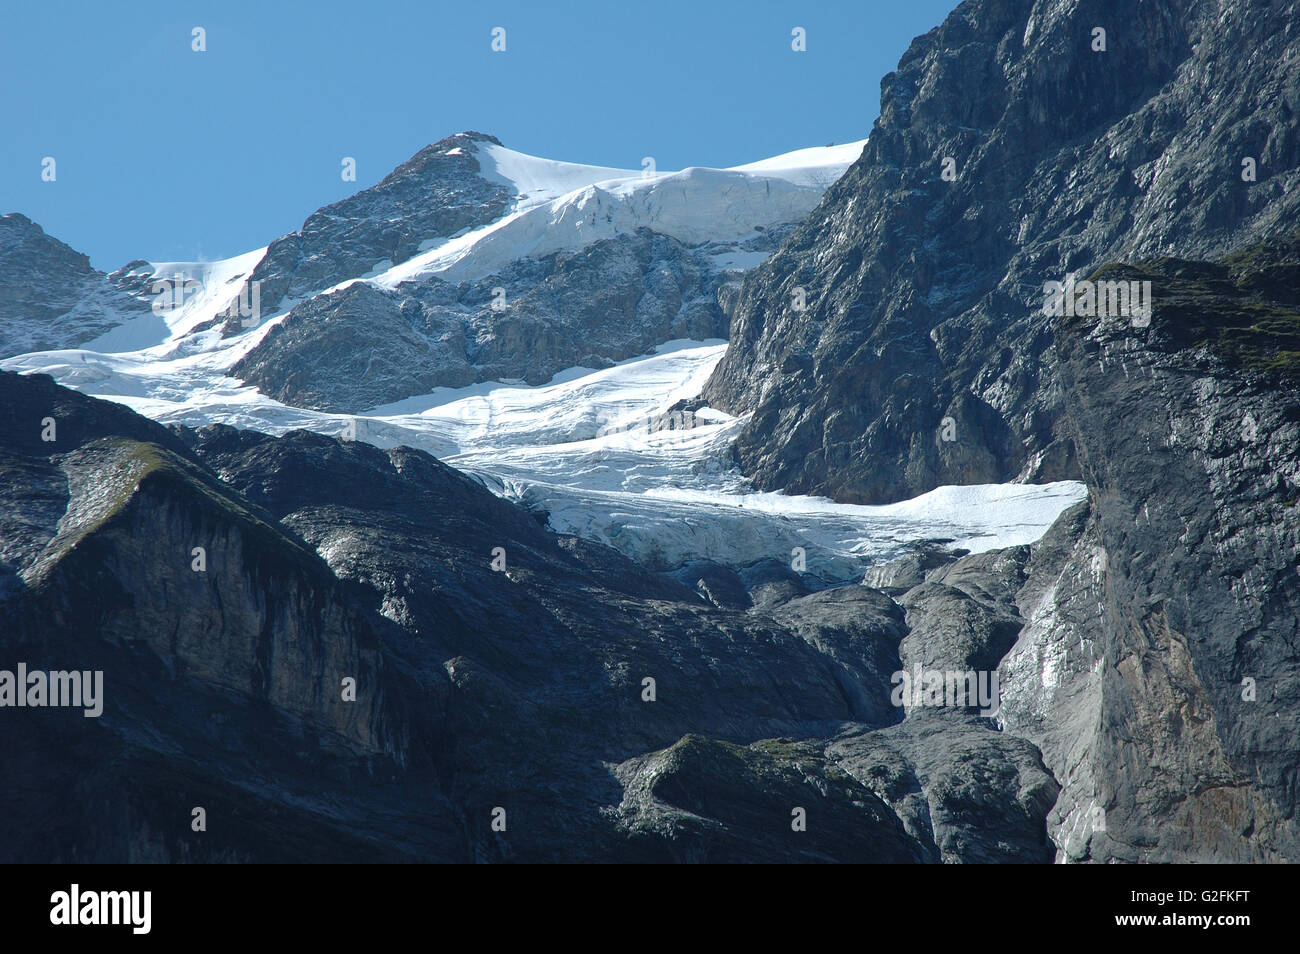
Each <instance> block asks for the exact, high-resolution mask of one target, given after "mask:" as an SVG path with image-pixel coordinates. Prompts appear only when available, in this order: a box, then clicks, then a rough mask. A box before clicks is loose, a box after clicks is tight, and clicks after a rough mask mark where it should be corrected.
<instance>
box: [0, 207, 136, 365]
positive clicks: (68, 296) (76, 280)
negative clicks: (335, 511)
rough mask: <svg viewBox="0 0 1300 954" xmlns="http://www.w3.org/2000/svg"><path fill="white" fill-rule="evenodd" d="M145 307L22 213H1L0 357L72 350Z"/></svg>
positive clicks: (80, 255)
mask: <svg viewBox="0 0 1300 954" xmlns="http://www.w3.org/2000/svg"><path fill="white" fill-rule="evenodd" d="M148 311H149V304H148V303H147V302H146V301H145V300H143V299H142V298H139V297H136V296H133V295H131V294H128V293H126V292H124V291H123V290H121V289H120V288H118V287H117V285H115V284H114V283H113V281H111V280H110V277H109V276H106V275H105V274H104V273H103V272H100V271H97V270H96V269H94V268H91V267H90V259H89V258H87V257H86V256H85V255H82V254H81V253H80V252H77V251H74V250H73V249H71V248H69V247H68V246H67V245H64V244H63V243H62V242H60V241H59V240H58V239H56V238H53V237H51V236H49V235H46V234H45V231H44V230H43V229H42V228H41V227H40V226H39V225H37V224H36V223H35V222H33V221H32V220H31V219H29V218H27V217H26V216H25V215H19V214H18V213H17V212H11V213H9V214H8V215H4V216H0V357H7V356H10V355H15V354H23V353H24V352H28V351H47V350H54V349H58V348H74V347H76V346H77V345H79V344H83V343H85V342H87V341H89V340H90V339H91V338H95V337H98V336H99V335H101V334H103V333H104V332H106V331H108V330H109V329H111V328H113V327H116V326H117V325H120V324H121V323H122V322H124V321H127V320H128V319H130V318H135V317H139V316H140V315H144V314H147V313H148Z"/></svg>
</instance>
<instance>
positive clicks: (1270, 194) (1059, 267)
mask: <svg viewBox="0 0 1300 954" xmlns="http://www.w3.org/2000/svg"><path fill="white" fill-rule="evenodd" d="M1099 31H1100V32H1099ZM1298 63H1300V17H1298V16H1297V9H1296V5H1295V3H1293V2H1282V0H1274V2H1261V3H1252V4H1240V3H1235V2H1229V0H1191V2H1178V3H1174V2H1157V3H1141V4H1136V5H1134V4H1132V3H1128V2H1124V0H1077V2H1071V3H1059V2H1055V0H996V2H995V0H968V2H965V3H963V4H961V5H960V6H959V7H958V8H957V9H956V10H955V11H954V12H953V13H952V14H951V15H950V16H949V17H948V18H947V20H945V21H944V23H943V25H942V26H940V27H938V28H936V29H934V30H932V31H930V32H929V33H928V34H926V35H925V36H922V37H919V38H918V39H917V40H916V41H915V42H913V44H912V46H911V47H910V48H909V50H908V51H907V53H906V54H905V55H904V56H903V58H902V60H901V61H900V63H899V66H898V70H897V71H896V72H895V73H891V74H890V75H888V76H886V77H885V78H884V80H882V82H881V112H880V118H879V119H878V120H877V122H876V124H875V126H874V127H873V129H872V132H871V137H870V140H869V141H868V143H867V146H866V149H865V150H864V152H863V155H862V158H861V159H860V160H859V161H858V162H857V163H856V164H855V165H854V166H853V167H852V168H850V170H849V171H848V172H847V173H846V174H845V175H844V177H843V178H841V179H840V180H839V181H838V182H837V183H836V184H835V185H834V186H832V187H831V189H830V190H829V191H828V193H827V195H826V197H825V199H824V200H823V203H822V205H821V206H820V207H819V208H818V209H817V210H816V211H815V212H814V213H813V214H812V215H811V216H810V217H809V219H808V221H807V222H806V223H805V224H804V225H803V226H801V227H800V228H799V229H798V230H797V231H796V232H795V234H794V236H793V237H792V238H791V239H790V241H789V242H787V243H786V244H785V245H784V246H783V247H782V249H781V250H780V251H779V252H778V253H777V254H776V255H774V256H773V257H772V258H771V259H769V260H768V261H767V262H765V263H764V264H763V265H762V266H761V267H759V268H758V269H756V270H755V272H754V273H752V274H751V275H750V276H749V278H748V279H747V281H746V282H745V285H744V288H743V291H742V294H741V295H740V299H739V302H738V305H737V309H736V312H735V317H734V322H733V328H732V338H731V348H730V349H729V351H728V354H727V357H726V359H725V360H724V361H723V363H722V364H721V365H720V366H719V367H718V369H717V371H716V373H715V375H714V377H713V379H712V380H711V381H710V383H709V386H708V388H707V390H706V397H708V398H709V399H710V400H711V401H712V402H713V403H714V404H715V405H716V406H718V407H721V408H724V409H726V410H729V411H732V412H751V413H752V418H751V419H750V421H749V424H748V426H747V428H746V431H745V433H744V435H743V436H742V437H741V438H740V440H739V442H738V444H737V454H738V457H739V460H740V462H741V465H742V466H743V468H744V469H745V470H746V472H747V473H750V474H751V475H753V477H754V479H755V480H756V481H757V482H758V483H759V485H760V486H763V487H768V488H772V489H777V488H782V489H786V490H788V491H790V492H798V493H819V494H826V495H829V496H832V497H835V498H836V499H838V500H842V501H848V502H865V503H879V502H887V501H892V500H898V499H901V498H907V497H912V496H915V495H916V494H917V493H920V492H923V491H926V490H929V489H931V488H933V487H935V486H938V485H942V484H956V483H972V482H980V481H1003V480H1008V479H1011V478H1014V477H1017V476H1024V477H1028V478H1030V479H1044V480H1046V479H1055V478H1059V477H1064V476H1074V475H1077V474H1078V472H1079V464H1078V461H1077V459H1076V458H1075V456H1074V454H1073V449H1072V445H1071V442H1070V440H1069V439H1068V438H1067V437H1065V436H1064V434H1063V430H1062V427H1063V425H1062V418H1063V415H1064V413H1065V406H1066V405H1065V395H1064V394H1063V391H1062V386H1061V383H1060V381H1059V380H1058V378H1057V376H1056V375H1055V374H1054V372H1053V367H1052V358H1051V356H1050V355H1049V353H1048V350H1049V348H1050V346H1051V342H1052V331H1051V326H1050V322H1049V321H1047V320H1045V319H1044V317H1043V314H1042V307H1043V302H1044V292H1043V286H1044V283H1046V282H1049V281H1060V282H1064V281H1065V280H1066V279H1067V277H1069V276H1071V275H1074V276H1076V277H1082V276H1083V275H1086V274H1087V273H1089V272H1091V271H1092V270H1093V269H1094V268H1095V267H1097V266H1099V265H1101V264H1102V263H1104V262H1107V261H1119V260H1125V259H1133V258H1137V257H1146V256H1152V255H1181V256H1184V257H1192V258H1196V257H1205V256H1212V255H1217V254H1221V253H1224V252H1227V251H1230V250H1232V249H1235V248H1240V247H1243V246H1245V245H1247V244H1249V243H1251V242H1252V241H1255V240H1257V239H1260V238H1263V237H1267V236H1269V235H1271V234H1275V233H1276V232H1277V231H1278V230H1279V229H1280V228H1282V227H1283V226H1284V225H1285V224H1286V223H1289V222H1294V221H1295V219H1296V217H1297V209H1298V205H1297V203H1300V198H1298V197H1300V188H1297V185H1298V184H1300V124H1298V122H1297V118H1296V114H1297V109H1300V67H1298V65H1297V64H1298ZM801 309H802V310H801Z"/></svg>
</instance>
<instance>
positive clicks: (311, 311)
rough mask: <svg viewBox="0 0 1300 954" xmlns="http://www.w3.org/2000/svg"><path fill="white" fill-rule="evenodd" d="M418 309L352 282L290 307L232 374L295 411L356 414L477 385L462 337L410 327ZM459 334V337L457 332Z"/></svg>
mask: <svg viewBox="0 0 1300 954" xmlns="http://www.w3.org/2000/svg"><path fill="white" fill-rule="evenodd" d="M413 311H414V312H415V313H418V311H419V309H418V306H416V307H415V308H414V309H412V308H409V307H408V308H405V309H404V308H403V303H402V301H401V299H400V298H399V297H398V296H397V295H394V294H392V293H390V292H385V291H382V290H380V289H377V288H375V287H374V286H373V285H368V284H366V283H365V282H357V283H355V284H352V285H349V286H348V287H347V288H344V289H342V290H341V291H337V292H334V293H332V294H329V295H318V296H316V297H315V298H312V299H310V300H309V301H306V302H304V303H303V304H301V305H299V306H298V307H296V308H295V309H294V310H293V311H292V312H290V314H289V317H287V318H286V319H285V320H284V321H282V322H280V324H278V325H276V326H275V327H274V328H272V329H271V330H270V331H268V332H267V334H266V337H265V338H263V339H262V341H261V342H260V343H259V344H258V346H257V347H255V348H254V349H253V350H252V351H250V352H249V353H248V354H247V355H245V356H244V358H243V359H241V360H240V361H239V362H238V363H237V364H236V365H235V366H234V368H232V369H231V373H232V374H234V375H237V376H238V377H240V378H242V379H243V380H244V381H245V382H247V383H249V384H255V385H257V387H258V388H259V389H260V390H261V391H262V393H264V394H266V395H268V396H269V397H273V398H276V399H277V400H280V401H283V402H285V403H286V404H292V405H294V406H295V407H309V408H315V409H318V410H327V411H361V410H364V409H366V408H370V407H374V406H376V405H379V404H384V403H387V402H389V401H394V400H397V399H399V398H403V397H407V396H408V395H411V394H422V393H425V392H427V391H429V390H430V389H432V388H434V387H437V386H439V385H445V386H447V387H459V386H463V385H466V384H471V383H473V382H474V381H475V380H477V375H476V374H475V373H474V369H473V368H471V367H470V366H469V364H468V362H467V361H466V360H465V352H464V331H463V329H456V328H454V327H446V328H445V330H444V333H443V335H441V336H439V337H433V336H425V335H422V334H421V333H420V332H419V331H417V330H416V329H415V328H414V327H412V321H411V317H410V316H412V312H413ZM458 330H459V335H458V334H457V331H458Z"/></svg>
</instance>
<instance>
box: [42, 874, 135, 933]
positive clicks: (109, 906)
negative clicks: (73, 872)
mask: <svg viewBox="0 0 1300 954" xmlns="http://www.w3.org/2000/svg"><path fill="white" fill-rule="evenodd" d="M50 905H51V906H50V923H51V924H69V925H75V924H129V925H130V926H131V933H132V934H148V933H149V928H150V926H151V922H152V920H153V918H152V912H151V909H152V907H153V892H152V891H82V890H81V886H80V885H78V884H74V885H73V886H72V888H71V889H70V890H68V891H55V892H54V893H53V894H52V895H50Z"/></svg>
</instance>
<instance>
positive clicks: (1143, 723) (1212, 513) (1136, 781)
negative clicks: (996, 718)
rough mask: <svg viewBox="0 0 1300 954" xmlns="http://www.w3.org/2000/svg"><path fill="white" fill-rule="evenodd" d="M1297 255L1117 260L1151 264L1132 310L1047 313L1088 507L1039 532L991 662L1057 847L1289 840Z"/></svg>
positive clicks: (1285, 850)
mask: <svg viewBox="0 0 1300 954" xmlns="http://www.w3.org/2000/svg"><path fill="white" fill-rule="evenodd" d="M1298 265H1300V237H1297V236H1292V237H1291V238H1289V239H1286V240H1283V241H1279V242H1269V243H1264V244H1262V245H1259V246H1255V247H1252V248H1250V249H1248V250H1246V251H1244V252H1243V253H1241V254H1240V255H1236V256H1233V257H1231V258H1229V259H1226V260H1224V261H1221V262H1217V263H1197V262H1184V261H1173V260H1160V261H1153V262H1146V263H1142V264H1140V265H1138V266H1136V267H1133V268H1126V269H1117V270H1115V272H1114V273H1115V274H1130V275H1142V276H1144V277H1145V278H1146V279H1148V280H1150V281H1152V285H1153V292H1154V300H1155V308H1154V313H1153V316H1152V320H1151V324H1150V326H1149V327H1148V328H1134V327H1133V326H1132V324H1131V323H1129V322H1124V321H1120V320H1115V319H1110V318H1103V319H1096V318H1080V319H1076V320H1072V321H1070V320H1067V321H1064V322H1062V323H1061V327H1060V329H1059V331H1058V334H1057V338H1056V347H1057V351H1058V354H1059V360H1060V364H1059V374H1060V376H1061V381H1062V386H1063V393H1064V394H1065V395H1066V398H1067V411H1068V420H1069V422H1070V426H1071V429H1072V436H1073V440H1074V441H1075V442H1076V445H1077V446H1078V449H1079V460H1080V463H1081V465H1082V467H1083V471H1084V475H1085V478H1086V480H1087V482H1088V484H1089V486H1090V488H1092V507H1091V511H1090V512H1088V511H1087V509H1086V508H1085V509H1084V511H1083V512H1080V513H1078V514H1076V515H1074V516H1073V518H1072V519H1073V520H1074V522H1075V523H1076V528H1075V531H1074V532H1075V533H1076V534H1077V538H1076V540H1077V542H1076V543H1074V544H1073V545H1072V546H1068V545H1062V543H1063V541H1056V542H1051V541H1049V540H1045V541H1044V543H1043V544H1040V547H1039V553H1040V554H1042V556H1043V562H1042V565H1041V566H1039V567H1034V566H1032V565H1031V567H1030V577H1031V579H1036V581H1037V582H1036V583H1035V585H1034V587H1033V588H1032V591H1031V590H1030V589H1026V590H1025V591H1022V594H1021V603H1020V605H1021V610H1022V612H1023V614H1024V615H1025V616H1026V618H1027V619H1029V620H1030V622H1029V624H1028V625H1027V626H1026V628H1025V630H1024V631H1023V632H1022V633H1021V635H1020V640H1019V643H1018V644H1017V646H1016V648H1015V649H1014V650H1013V652H1012V653H1011V655H1010V656H1008V658H1007V660H1005V661H1004V663H1003V667H1004V670H1007V671H1008V673H1009V675H1008V676H1007V677H1006V678H1005V679H1004V683H1005V684H1006V685H1007V686H1008V687H1009V694H1008V696H1006V697H1004V698H1006V699H1007V705H1006V713H1007V715H1006V726H1007V729H1008V731H1011V732H1016V733H1023V734H1025V735H1027V736H1028V737H1029V738H1031V739H1034V741H1036V742H1037V743H1038V745H1039V746H1040V748H1041V749H1042V751H1043V754H1044V758H1045V761H1046V763H1047V765H1048V766H1049V767H1051V768H1052V769H1053V770H1054V771H1055V772H1056V773H1057V777H1058V780H1060V781H1061V784H1062V785H1063V787H1064V789H1065V791H1064V792H1063V796H1062V801H1061V803H1060V804H1058V806H1057V808H1056V809H1055V810H1054V812H1053V817H1052V819H1051V820H1050V821H1049V825H1050V827H1051V828H1052V829H1053V830H1054V837H1055V840H1056V842H1057V844H1058V845H1060V846H1061V849H1062V853H1063V855H1064V856H1066V857H1070V858H1086V859H1091V860H1096V861H1110V860H1119V861H1144V862H1146V861H1149V862H1159V861H1175V860H1177V861H1190V860H1194V861H1211V860H1214V861H1275V860H1282V859H1288V860H1294V859H1295V858H1296V857H1300V832H1298V831H1297V826H1296V788H1297V776H1298V773H1300V757H1297V755H1296V751H1295V739H1296V737H1297V734H1298V733H1300V724H1297V715H1296V713H1297V701H1300V653H1298V652H1297V650H1298V648H1300V630H1297V626H1298V625H1300V624H1298V622H1297V621H1298V620H1300V580H1298V579H1297V553H1300V514H1298V513H1297V511H1296V508H1295V507H1294V506H1293V505H1294V503H1295V501H1296V500H1297V498H1300V458H1298V457H1297V452H1296V448H1297V447H1298V446H1300V389H1298V388H1297V377H1296V369H1297V365H1296V361H1295V357H1296V353H1297V352H1296V350H1295V349H1294V342H1295V340H1296V339H1295V335H1296V333H1297V331H1300V309H1298V308H1297V304H1298V299H1297V295H1298V294H1300V281H1297V274H1298V273H1297V266H1298ZM1066 516H1067V517H1069V516H1070V515H1069V514H1067V515H1066ZM1065 520H1066V517H1063V518H1062V521H1065ZM1016 687H1020V688H1019V689H1017V688H1016ZM1094 815H1095V816H1096V817H1097V818H1101V819H1104V822H1105V824H1104V827H1103V828H1101V829H1098V828H1097V827H1096V825H1094V824H1090V817H1091V816H1094Z"/></svg>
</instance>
